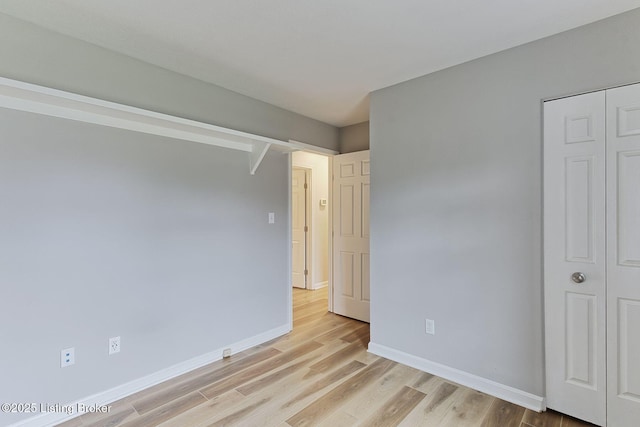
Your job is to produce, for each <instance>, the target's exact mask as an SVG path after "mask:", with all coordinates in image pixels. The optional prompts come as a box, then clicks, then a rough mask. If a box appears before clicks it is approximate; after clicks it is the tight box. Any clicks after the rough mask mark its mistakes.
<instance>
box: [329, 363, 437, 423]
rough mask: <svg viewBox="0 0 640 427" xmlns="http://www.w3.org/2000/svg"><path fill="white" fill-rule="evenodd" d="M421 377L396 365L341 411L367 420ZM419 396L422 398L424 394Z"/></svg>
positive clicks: (412, 369) (414, 371)
mask: <svg viewBox="0 0 640 427" xmlns="http://www.w3.org/2000/svg"><path fill="white" fill-rule="evenodd" d="M420 375H421V372H420V371H418V370H417V369H414V368H411V367H409V366H405V365H401V364H397V365H396V366H394V367H393V369H390V370H389V371H388V372H386V373H385V374H384V375H382V376H380V377H379V378H377V379H376V381H375V382H373V383H372V384H371V385H370V386H369V387H368V388H367V389H362V390H361V391H360V392H359V393H358V395H357V396H355V397H354V398H353V399H351V400H350V401H349V402H348V403H346V404H345V405H343V406H342V408H341V410H342V411H344V412H346V413H348V414H351V415H353V416H354V417H357V418H358V419H359V420H364V419H367V418H368V417H369V416H370V415H371V414H373V413H374V412H375V411H376V409H377V408H380V407H381V405H382V404H383V403H384V402H386V401H387V400H388V399H389V396H393V395H395V394H396V393H398V392H400V391H401V390H402V389H403V388H404V387H405V386H407V385H408V384H410V383H413V382H415V380H416V378H417V377H418V376H420ZM421 394H422V395H423V396H424V395H425V393H422V392H421Z"/></svg>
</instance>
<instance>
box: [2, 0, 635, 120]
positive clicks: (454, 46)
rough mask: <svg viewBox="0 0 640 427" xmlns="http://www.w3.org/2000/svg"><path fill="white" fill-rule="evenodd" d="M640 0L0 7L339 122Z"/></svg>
mask: <svg viewBox="0 0 640 427" xmlns="http://www.w3.org/2000/svg"><path fill="white" fill-rule="evenodd" d="M636 7H640V0H482V1H479V0H179V1H176V0H56V1H51V0H0V12H2V13H6V14H8V15H12V16H15V17H18V18H21V19H24V20H26V21H30V22H33V23H36V24H38V25H41V26H43V27H45V28H49V29H52V30H55V31H58V32H60V33H63V34H67V35H69V36H73V37H76V38H79V39H82V40H86V41H88V42H91V43H94V44H97V45H100V46H103V47H105V48H108V49H111V50H114V51H117V52H121V53H124V54H126V55H129V56H132V57H135V58H139V59H141V60H144V61H146V62H149V63H152V64H155V65H158V66H161V67H164V68H167V69H169V70H173V71H177V72H179V73H183V74H186V75H189V76H192V77H195V78H198V79H201V80H204V81H208V82H211V83H214V84H217V85H220V86H223V87H225V88H227V89H231V90H234V91H236V92H240V93H243V94H245V95H248V96H251V97H253V98H257V99H260V100H263V101H266V102H269V103H271V104H274V105H277V106H279V107H282V108H285V109H287V110H292V111H295V112H298V113H300V114H303V115H305V116H309V117H313V118H315V119H318V120H321V121H323V122H326V123H330V124H332V125H336V126H345V125H349V124H354V123H358V122H362V121H365V120H367V119H368V115H369V110H368V109H369V106H368V93H369V92H371V91H373V90H376V89H380V88H383V87H386V86H390V85H393V84H395V83H399V82H402V81H405V80H408V79H411V78H414V77H418V76H421V75H424V74H428V73H430V72H433V71H436V70H440V69H443V68H446V67H449V66H452V65H455V64H459V63H462V62H466V61H469V60H471V59H474V58H478V57H481V56H484V55H488V54H490V53H494V52H497V51H500V50H504V49H507V48H509V47H513V46H517V45H520V44H523V43H526V42H529V41H533V40H536V39H539V38H542V37H545V36H548V35H552V34H555V33H558V32H561V31H564V30H568V29H571V28H574V27H577V26H580V25H583V24H586V23H589V22H593V21H596V20H599V19H602V18H605V17H607V16H611V15H615V14H618V13H621V12H624V11H627V10H630V9H633V8H636Z"/></svg>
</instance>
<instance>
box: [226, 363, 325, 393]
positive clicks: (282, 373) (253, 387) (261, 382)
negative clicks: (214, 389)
mask: <svg viewBox="0 0 640 427" xmlns="http://www.w3.org/2000/svg"><path fill="white" fill-rule="evenodd" d="M311 360H313V359H312V358H309V359H305V360H303V361H301V362H298V363H294V364H293V365H289V366H287V367H285V368H282V369H280V370H278V371H276V372H274V373H272V374H270V375H267V376H265V377H262V378H259V379H257V380H254V381H251V382H249V383H247V384H245V385H243V386H242V387H238V388H237V390H238V391H239V392H240V393H242V394H243V395H244V396H249V395H250V394H253V393H256V392H258V391H260V390H262V389H264V388H265V387H268V386H269V385H270V384H273V383H274V382H276V381H280V380H281V379H284V378H286V377H288V376H289V375H292V374H293V373H295V372H296V371H298V370H300V369H302V368H303V367H304V366H306V365H307V364H308V363H309V361H311Z"/></svg>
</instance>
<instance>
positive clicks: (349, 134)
mask: <svg viewBox="0 0 640 427" xmlns="http://www.w3.org/2000/svg"><path fill="white" fill-rule="evenodd" d="M368 149H369V122H362V123H357V124H355V125H351V126H345V127H343V128H340V153H342V154H345V153H353V152H354V151H362V150H368Z"/></svg>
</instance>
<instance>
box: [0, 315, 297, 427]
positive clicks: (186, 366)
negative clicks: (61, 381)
mask: <svg viewBox="0 0 640 427" xmlns="http://www.w3.org/2000/svg"><path fill="white" fill-rule="evenodd" d="M290 331H291V326H290V325H289V324H285V325H282V326H279V327H277V328H274V329H271V330H269V331H266V332H263V333H261V334H258V335H254V336H253V337H249V338H247V339H244V340H241V341H238V342H236V343H234V344H231V345H226V346H224V347H221V348H219V349H217V350H214V351H212V352H209V353H207V354H203V355H201V356H197V357H194V358H193V359H189V360H186V361H184V362H181V363H178V364H176V365H173V366H170V367H168V368H166V369H163V370H161V371H158V372H155V373H153V374H150V375H147V376H146V377H142V378H138V379H137V380H133V381H131V382H128V383H126V384H122V385H119V386H117V387H114V388H112V389H109V390H105V391H103V392H100V393H97V394H94V395H92V396H88V397H85V398H82V399H79V400H77V401H75V402H73V403H70V404H67V405H65V406H71V407H73V408H77V407H78V404H84V405H86V406H103V405H108V404H110V403H112V402H115V401H116V400H119V399H122V398H123V397H126V396H130V395H132V394H134V393H137V392H139V391H141V390H144V389H146V388H149V387H152V386H154V385H157V384H160V383H162V382H164V381H167V380H170V379H172V378H175V377H177V376H180V375H182V374H186V373H187V372H190V371H193V370H194V369H198V368H200V367H202V366H205V365H208V364H209V363H212V362H215V361H218V360H220V359H222V351H223V349H226V348H231V354H235V353H239V352H241V351H244V350H246V349H248V348H251V347H255V346H257V345H260V344H262V343H265V342H267V341H270V340H272V339H274V338H278V337H279V336H282V335H284V334H286V333H288V332H290ZM78 415H81V414H80V413H78V412H76V411H74V413H73V414H72V415H67V414H66V413H54V412H50V413H45V414H41V415H38V416H35V417H32V418H28V419H26V420H24V421H20V422H17V423H14V424H11V425H10V426H8V427H51V426H55V425H57V424H59V423H61V422H64V421H67V420H69V419H71V418H74V417H77V416H78Z"/></svg>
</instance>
